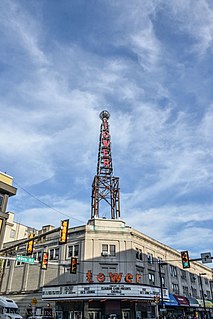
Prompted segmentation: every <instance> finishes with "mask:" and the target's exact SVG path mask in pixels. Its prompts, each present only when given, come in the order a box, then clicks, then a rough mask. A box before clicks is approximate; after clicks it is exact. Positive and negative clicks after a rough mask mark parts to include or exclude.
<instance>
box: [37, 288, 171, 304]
mask: <svg viewBox="0 0 213 319" xmlns="http://www.w3.org/2000/svg"><path fill="white" fill-rule="evenodd" d="M163 293H164V300H167V299H168V300H169V294H168V290H167V289H163ZM159 295H160V288H158V287H149V286H142V285H131V284H91V285H69V286H57V287H44V288H43V290H42V299H45V300H53V299H87V298H92V297H95V298H106V297H107V298H117V297H122V298H124V297H129V298H137V299H145V300H150V301H153V300H154V297H155V296H159Z"/></svg>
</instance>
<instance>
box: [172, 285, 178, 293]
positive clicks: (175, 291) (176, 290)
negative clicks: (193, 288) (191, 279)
mask: <svg viewBox="0 0 213 319" xmlns="http://www.w3.org/2000/svg"><path fill="white" fill-rule="evenodd" d="M172 292H173V293H174V294H179V287H178V284H175V283H172Z"/></svg>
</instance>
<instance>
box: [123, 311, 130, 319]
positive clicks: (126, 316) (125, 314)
mask: <svg viewBox="0 0 213 319" xmlns="http://www.w3.org/2000/svg"><path fill="white" fill-rule="evenodd" d="M122 319H130V310H122Z"/></svg>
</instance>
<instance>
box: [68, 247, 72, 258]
mask: <svg viewBox="0 0 213 319" xmlns="http://www.w3.org/2000/svg"><path fill="white" fill-rule="evenodd" d="M69 257H73V246H69V247H68V258H69Z"/></svg>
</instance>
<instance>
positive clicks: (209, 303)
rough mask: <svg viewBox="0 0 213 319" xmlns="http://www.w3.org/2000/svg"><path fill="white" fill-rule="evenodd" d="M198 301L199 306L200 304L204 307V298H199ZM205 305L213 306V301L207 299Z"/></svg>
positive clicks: (207, 306)
mask: <svg viewBox="0 0 213 319" xmlns="http://www.w3.org/2000/svg"><path fill="white" fill-rule="evenodd" d="M197 301H198V303H199V306H200V307H203V300H202V299H197ZM205 306H206V308H213V303H212V301H210V300H206V299H205Z"/></svg>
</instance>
